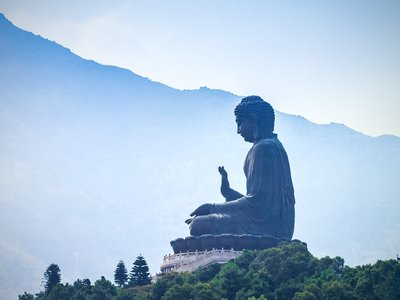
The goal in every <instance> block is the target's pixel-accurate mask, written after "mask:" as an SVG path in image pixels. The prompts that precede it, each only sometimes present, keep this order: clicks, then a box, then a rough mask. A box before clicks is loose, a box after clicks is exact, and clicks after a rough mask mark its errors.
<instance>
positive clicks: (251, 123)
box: [235, 96, 275, 142]
mask: <svg viewBox="0 0 400 300" xmlns="http://www.w3.org/2000/svg"><path fill="white" fill-rule="evenodd" d="M235 116H236V123H237V126H238V128H237V130H238V134H240V135H241V136H242V137H243V138H244V140H245V141H247V142H254V141H256V140H258V139H261V138H263V137H266V136H270V135H271V134H272V132H273V131H274V125H275V113H274V109H273V108H272V106H271V105H270V104H269V103H268V102H265V101H264V100H263V99H262V98H261V97H259V96H248V97H245V98H243V99H242V101H241V102H240V103H239V104H238V105H237V106H236V108H235Z"/></svg>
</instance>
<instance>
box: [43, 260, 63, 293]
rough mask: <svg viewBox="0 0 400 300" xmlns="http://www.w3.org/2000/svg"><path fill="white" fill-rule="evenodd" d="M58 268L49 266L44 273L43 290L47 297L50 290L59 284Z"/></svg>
mask: <svg viewBox="0 0 400 300" xmlns="http://www.w3.org/2000/svg"><path fill="white" fill-rule="evenodd" d="M60 272H61V271H60V268H59V267H58V265H56V264H51V265H50V266H49V267H48V268H47V270H46V272H44V274H43V275H44V280H45V283H44V289H45V293H46V295H48V294H49V293H50V292H51V290H52V289H53V288H54V287H55V286H56V285H57V284H58V283H60V282H61V273H60Z"/></svg>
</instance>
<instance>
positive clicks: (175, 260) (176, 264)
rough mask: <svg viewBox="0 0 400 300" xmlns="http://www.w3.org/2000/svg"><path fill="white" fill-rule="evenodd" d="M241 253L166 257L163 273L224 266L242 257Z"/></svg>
mask: <svg viewBox="0 0 400 300" xmlns="http://www.w3.org/2000/svg"><path fill="white" fill-rule="evenodd" d="M241 253H242V252H241V251H235V250H232V249H231V250H224V249H222V250H221V249H213V250H209V251H208V250H206V251H195V252H185V253H179V254H173V255H165V256H164V261H163V263H162V264H161V267H160V269H161V273H168V272H172V271H174V272H193V271H196V270H197V269H199V268H202V267H207V266H209V265H212V264H215V263H219V264H224V263H226V262H228V261H230V260H231V259H234V258H237V257H239V256H240V254H241Z"/></svg>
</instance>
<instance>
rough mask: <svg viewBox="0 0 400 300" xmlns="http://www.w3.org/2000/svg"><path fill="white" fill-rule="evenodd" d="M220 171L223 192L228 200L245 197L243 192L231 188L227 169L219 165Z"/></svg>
mask: <svg viewBox="0 0 400 300" xmlns="http://www.w3.org/2000/svg"><path fill="white" fill-rule="evenodd" d="M218 172H219V174H221V194H222V196H224V198H225V199H226V201H232V200H235V199H238V198H240V197H243V195H242V194H241V193H239V192H237V191H235V190H233V189H231V187H230V184H229V181H228V173H227V172H226V171H225V168H224V167H223V166H220V167H218Z"/></svg>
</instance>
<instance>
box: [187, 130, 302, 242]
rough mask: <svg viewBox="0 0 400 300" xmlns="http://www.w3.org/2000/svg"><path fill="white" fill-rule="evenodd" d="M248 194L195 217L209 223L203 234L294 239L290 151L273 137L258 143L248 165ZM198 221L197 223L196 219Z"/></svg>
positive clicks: (250, 151) (254, 146)
mask: <svg viewBox="0 0 400 300" xmlns="http://www.w3.org/2000/svg"><path fill="white" fill-rule="evenodd" d="M244 173H245V175H246V188H247V193H246V195H245V196H243V197H240V198H238V199H236V200H232V201H228V202H225V203H220V204H213V205H211V209H210V210H211V211H210V212H211V214H209V215H205V216H198V217H195V218H194V220H193V224H192V226H196V223H197V224H198V225H200V226H202V225H201V224H203V225H204V223H207V226H205V227H204V226H203V227H204V228H208V230H207V231H208V232H202V233H201V234H206V233H209V234H215V235H219V234H224V233H231V234H254V235H271V236H274V237H277V238H284V239H291V238H292V236H293V230H294V219H295V212H294V205H295V198H294V189H293V183H292V178H291V174H290V166H289V160H288V156H287V154H286V151H285V149H284V147H283V145H282V144H281V142H280V141H279V140H278V137H277V136H276V135H275V134H273V135H272V136H271V137H269V138H265V139H262V140H259V141H257V142H255V143H254V145H253V147H252V148H251V149H250V150H249V152H248V154H247V156H246V160H245V163H244ZM196 219H197V220H196Z"/></svg>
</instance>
